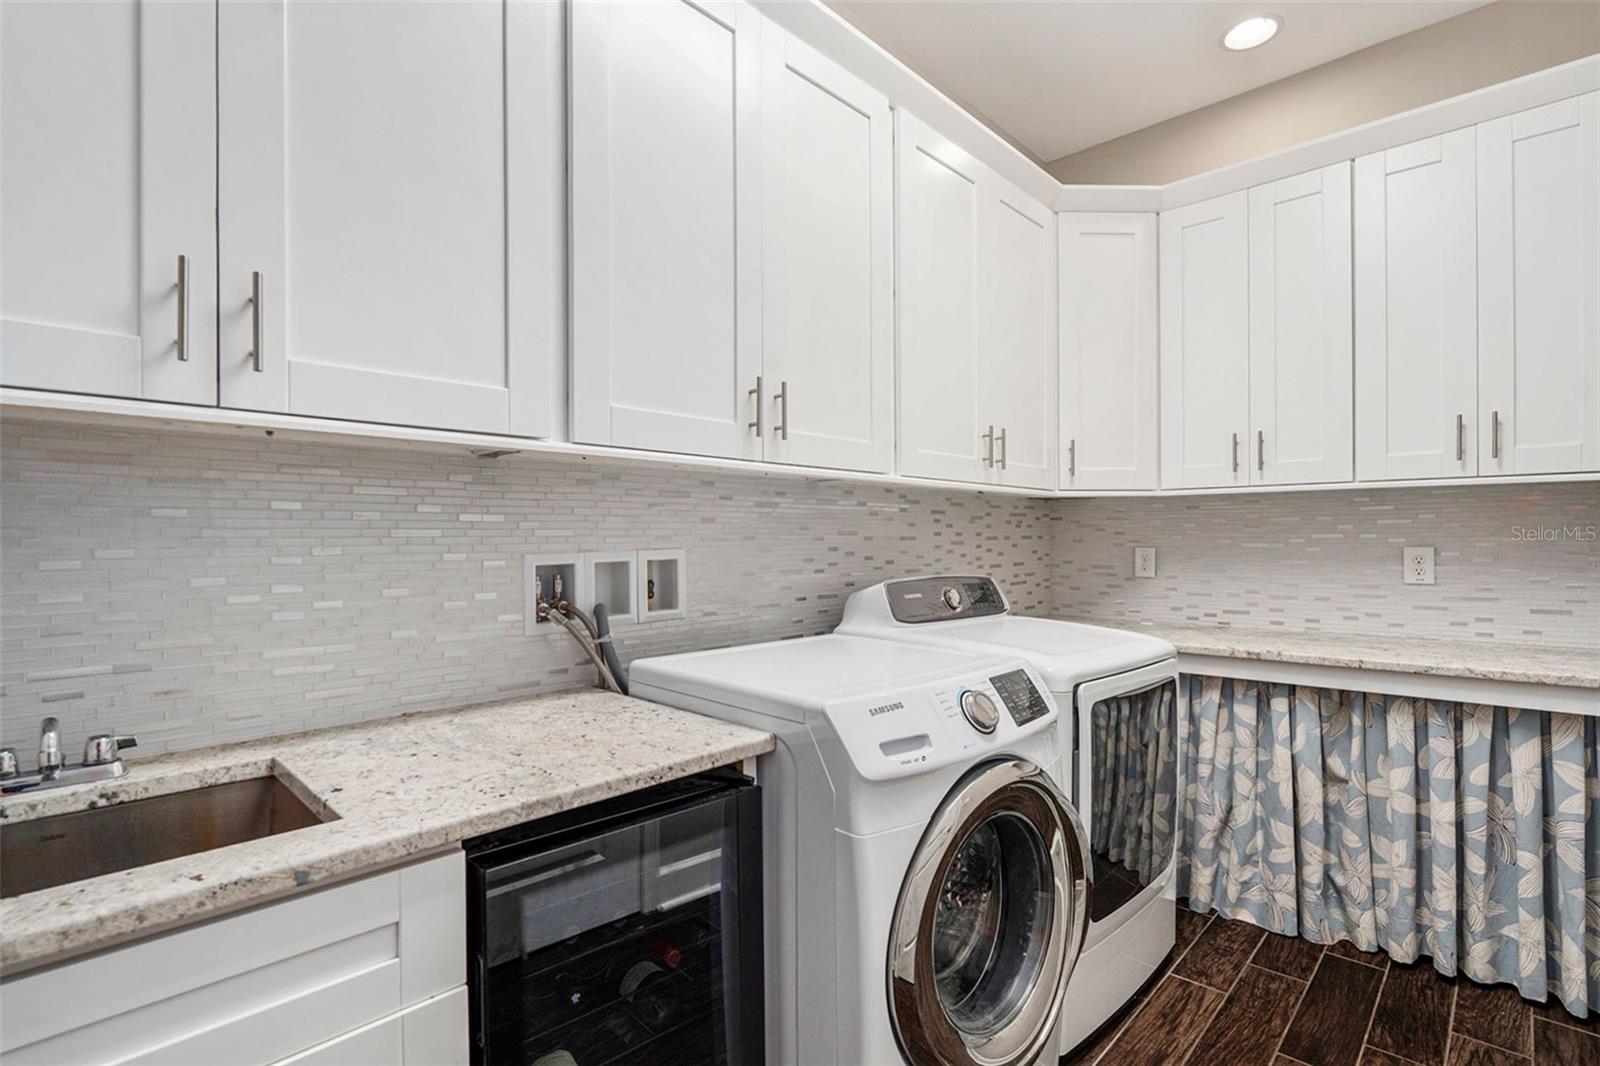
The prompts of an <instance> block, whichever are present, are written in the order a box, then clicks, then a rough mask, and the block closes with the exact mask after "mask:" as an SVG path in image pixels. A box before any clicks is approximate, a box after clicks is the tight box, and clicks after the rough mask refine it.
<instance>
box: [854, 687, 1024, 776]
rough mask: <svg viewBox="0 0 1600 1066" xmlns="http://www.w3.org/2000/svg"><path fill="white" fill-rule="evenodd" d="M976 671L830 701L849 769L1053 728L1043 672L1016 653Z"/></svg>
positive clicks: (908, 767)
mask: <svg viewBox="0 0 1600 1066" xmlns="http://www.w3.org/2000/svg"><path fill="white" fill-rule="evenodd" d="M980 671H981V672H974V671H972V670H971V668H970V667H969V668H967V669H965V670H956V671H952V672H951V673H950V674H948V675H946V676H945V677H944V678H941V679H936V680H933V681H931V682H925V683H923V684H919V685H910V686H906V687H903V688H895V689H888V690H884V691H878V692H870V693H862V694H860V695H856V696H849V697H845V698H843V699H839V700H836V701H830V702H828V703H827V704H826V705H825V706H824V709H823V713H824V714H825V715H826V717H827V719H828V721H829V723H830V724H831V725H832V732H833V733H834V734H836V736H837V738H838V742H839V743H840V744H841V745H842V747H843V749H844V753H845V754H846V755H847V757H848V758H849V760H850V762H851V763H852V764H853V765H854V767H855V769H856V771H857V772H858V773H859V774H861V776H863V777H865V778H867V779H868V780H871V781H882V780H887V779H889V778H893V777H901V776H904V775H906V774H911V773H919V772H922V771H926V770H930V769H935V768H937V767H940V766H946V765H950V764H952V763H959V762H962V761H964V760H970V759H971V758H972V757H973V756H974V755H976V754H981V753H983V752H991V751H992V752H997V753H999V752H1004V751H1006V750H1007V749H1008V748H1009V747H1010V746H1011V745H1012V744H1014V743H1015V742H1016V741H1017V740H1018V739H1019V738H1021V737H1027V736H1034V735H1036V734H1039V733H1041V732H1043V733H1046V734H1049V735H1051V736H1053V735H1054V732H1053V731H1054V729H1055V712H1056V706H1055V704H1054V703H1052V702H1051V700H1050V697H1049V696H1048V695H1046V690H1045V688H1044V680H1043V678H1041V677H1039V676H1038V675H1037V674H1036V673H1034V672H1033V670H1032V669H1031V668H1030V667H1028V666H1027V665H1026V664H1025V663H1023V662H1022V661H1021V660H1019V659H1010V660H1007V659H997V660H995V661H994V662H992V664H989V666H988V668H987V669H982V668H981V667H980Z"/></svg>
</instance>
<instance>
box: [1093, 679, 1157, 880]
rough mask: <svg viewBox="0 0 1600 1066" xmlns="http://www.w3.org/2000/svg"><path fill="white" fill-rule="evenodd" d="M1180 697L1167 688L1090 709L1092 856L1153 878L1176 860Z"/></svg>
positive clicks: (1141, 877) (1108, 701) (1099, 704)
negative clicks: (1173, 859) (1174, 841)
mask: <svg viewBox="0 0 1600 1066" xmlns="http://www.w3.org/2000/svg"><path fill="white" fill-rule="evenodd" d="M1176 700H1177V692H1176V690H1175V689H1174V688H1173V687H1172V685H1170V684H1168V685H1165V686H1163V687H1161V688H1158V689H1155V690H1152V691H1150V692H1145V693H1140V694H1139V695H1136V696H1120V697H1118V698H1116V699H1111V700H1102V701H1100V702H1099V703H1096V704H1095V705H1094V706H1093V707H1092V708H1091V709H1090V712H1089V713H1090V720H1089V730H1090V739H1089V743H1090V746H1091V749H1092V751H1093V758H1092V759H1091V760H1090V765H1091V771H1090V772H1091V773H1092V774H1093V775H1094V783H1093V786H1092V787H1091V788H1090V790H1089V795H1090V797H1091V798H1092V800H1093V806H1092V809H1091V814H1090V816H1091V821H1090V828H1089V836H1090V838H1091V839H1092V840H1093V841H1094V851H1095V853H1096V854H1097V855H1101V856H1103V857H1104V858H1106V859H1109V860H1110V861H1111V862H1114V863H1119V864H1121V865H1123V866H1126V867H1127V868H1128V869H1130V870H1132V871H1133V872H1134V873H1136V874H1138V875H1139V881H1140V882H1141V883H1149V882H1150V881H1153V880H1154V879H1155V878H1156V876H1157V875H1158V874H1160V873H1161V871H1162V870H1164V869H1166V868H1167V864H1168V863H1169V862H1171V861H1172V841H1173V829H1174V826H1175V824H1176V818H1175V814H1176V812H1175V811H1174V809H1173V808H1174V806H1175V802H1174V800H1175V792H1176V779H1177V763H1178V748H1177V729H1176V721H1175V719H1176V714H1177V710H1176V707H1175V702H1176Z"/></svg>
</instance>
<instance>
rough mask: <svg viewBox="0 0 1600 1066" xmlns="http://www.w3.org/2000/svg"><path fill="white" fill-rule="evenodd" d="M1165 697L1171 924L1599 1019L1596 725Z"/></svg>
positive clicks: (1426, 705) (1185, 694)
mask: <svg viewBox="0 0 1600 1066" xmlns="http://www.w3.org/2000/svg"><path fill="white" fill-rule="evenodd" d="M1180 688H1181V697H1182V698H1181V701H1180V702H1181V704H1182V706H1181V707H1180V714H1181V724H1182V726H1183V729H1184V734H1185V735H1184V738H1183V741H1182V749H1183V759H1184V767H1183V770H1182V778H1183V787H1182V796H1181V800H1180V804H1179V819H1178V823H1179V824H1178V835H1179V845H1178V869H1177V871H1176V877H1177V891H1178V894H1179V895H1180V896H1187V897H1188V898H1189V901H1190V905H1191V906H1193V907H1194V908H1196V909H1197V910H1202V911H1204V910H1213V909H1214V910H1216V911H1219V912H1220V913H1222V914H1224V915H1227V916H1228V917H1230V918H1242V919H1244V920H1247V921H1251V922H1254V923H1256V924H1257V925H1261V926H1265V927H1266V928H1268V929H1271V930H1273V931H1275V932H1279V933H1287V934H1291V935H1300V936H1304V937H1307V938H1309V939H1311V940H1314V941H1317V942H1319V943H1334V942H1336V941H1339V940H1345V939H1348V940H1351V941H1353V942H1354V943H1355V945H1356V946H1357V947H1359V948H1362V949H1364V950H1368V951H1374V950H1382V951H1386V952H1388V953H1389V954H1390V955H1391V956H1393V957H1394V958H1395V959H1397V960H1399V961H1401V962H1412V961H1414V960H1415V959H1416V958H1417V957H1418V956H1420V955H1427V956H1430V957H1431V958H1432V959H1433V965H1434V968H1435V969H1437V970H1438V971H1439V972H1441V973H1444V974H1447V975H1453V974H1455V973H1457V972H1460V973H1463V974H1465V975H1466V976H1468V977H1470V978H1472V979H1474V980H1477V981H1481V982H1485V983H1496V982H1505V983H1509V984H1512V985H1515V986H1516V987H1517V989H1518V991H1520V992H1521V993H1522V994H1523V995H1524V996H1526V997H1528V998H1530V999H1534V1000H1541V1001H1542V1000H1545V999H1546V997H1547V995H1548V996H1549V997H1550V998H1551V999H1553V1000H1559V1001H1560V1002H1562V1003H1563V1004H1565V1005H1566V1007H1567V1009H1568V1010H1569V1011H1571V1012H1572V1013H1574V1014H1576V1015H1579V1016H1580V1017H1581V1016H1584V1015H1585V1014H1586V1013H1587V1012H1589V1011H1597V1010H1600V777H1597V774H1600V767H1597V759H1600V719H1597V718H1593V717H1585V716H1581V715H1571V714H1546V713H1542V712H1535V711H1519V710H1514V709H1508V708H1505V707H1488V706H1480V705H1474V704H1457V703H1447V702H1436V701H1432V700H1421V699H1415V700H1414V699H1408V698H1403V697H1398V696H1379V695H1370V694H1366V693H1360V692H1342V691H1336V690H1330V689H1317V688H1304V687H1296V686H1291V685H1281V684H1269V683H1267V682H1255V681H1234V680H1225V679H1221V678H1215V677H1185V678H1183V679H1182V682H1181V686H1180Z"/></svg>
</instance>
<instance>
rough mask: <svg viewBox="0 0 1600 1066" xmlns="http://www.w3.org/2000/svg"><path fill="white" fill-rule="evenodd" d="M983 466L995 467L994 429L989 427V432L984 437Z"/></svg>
mask: <svg viewBox="0 0 1600 1066" xmlns="http://www.w3.org/2000/svg"><path fill="white" fill-rule="evenodd" d="M983 465H984V466H993V465H994V427H993V426H990V427H989V432H987V433H985V434H984V435H983Z"/></svg>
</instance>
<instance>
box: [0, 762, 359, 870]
mask: <svg viewBox="0 0 1600 1066" xmlns="http://www.w3.org/2000/svg"><path fill="white" fill-rule="evenodd" d="M336 817H337V815H334V814H332V813H331V812H328V813H326V814H319V813H318V812H317V811H315V810H313V809H312V808H311V806H310V805H308V804H307V803H306V802H305V801H304V800H302V799H301V798H300V797H299V796H298V795H296V794H295V792H294V790H293V789H292V788H290V787H289V786H288V785H287V784H285V783H284V782H283V781H281V780H279V779H278V778H277V777H275V776H272V775H267V776H264V777H252V778H247V779H246V780H243V781H229V782H227V783H225V784H220V785H208V786H206V787H205V788H196V789H190V790H188V791H186V792H172V793H168V794H167V795H164V796H152V797H150V798H149V799H141V800H132V801H130V802H127V803H113V804H110V805H108V806H105V807H96V808H95V809H93V810H88V811H73V812H71V813H69V814H56V815H50V816H48V817H45V818H31V819H27V820H25V821H20V822H5V823H0V854H3V855H4V856H5V861H4V862H3V863H0V899H10V898H11V897H12V896H21V895H25V894H26V893H29V892H37V891H39V890H40V889H44V888H53V887H55V886H56V885H65V884H71V883H72V882H74V881H84V880H87V879H89V878H91V877H100V876H102V875H104V874H110V873H116V872H117V871H119V870H131V869H133V868H134V867H138V866H148V865H149V864H151V863H155V862H162V861H165V860H167V859H176V858H180V857H182V856H184V855H193V854H196V853H198V852H202V851H210V850H212V849H214V848H222V847H227V846H228V845H229V844H239V843H243V842H244V841H247V840H258V839H260V838H262V837H269V836H276V835H278V834H279V833H289V832H293V831H294V830H296V829H305V828H308V827H310V826H314V825H320V824H321V823H323V822H327V821H332V820H334V819H335V818H336Z"/></svg>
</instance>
